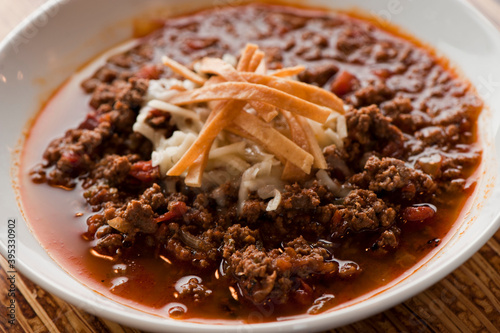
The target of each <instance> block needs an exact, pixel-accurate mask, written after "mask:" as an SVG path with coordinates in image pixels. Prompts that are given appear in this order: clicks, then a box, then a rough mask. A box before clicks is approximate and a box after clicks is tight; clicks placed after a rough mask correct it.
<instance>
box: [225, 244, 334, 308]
mask: <svg viewBox="0 0 500 333" xmlns="http://www.w3.org/2000/svg"><path fill="white" fill-rule="evenodd" d="M328 258H330V255H329V254H328V252H327V251H326V250H325V249H322V248H313V247H311V246H310V245H309V244H308V243H307V242H306V241H305V240H304V239H303V238H302V237H299V238H297V239H295V240H294V241H292V242H289V243H287V244H285V246H284V247H283V250H282V251H279V250H278V249H273V250H270V251H265V250H262V249H258V248H257V247H256V246H255V245H250V246H248V247H247V248H245V249H244V250H243V251H236V252H235V253H234V254H233V255H231V257H229V259H228V264H229V267H230V268H229V272H230V273H231V274H233V276H234V277H235V279H236V280H237V282H238V286H239V287H240V288H241V290H242V291H243V293H244V294H245V295H246V296H247V297H248V298H249V299H250V300H252V301H253V302H255V303H262V302H264V301H265V300H267V299H270V300H273V302H275V303H278V304H282V303H285V302H286V301H287V300H288V296H289V294H290V291H291V290H292V289H293V288H294V285H296V283H297V282H298V281H299V280H297V279H298V278H304V279H307V278H308V277H310V276H311V274H318V275H328V276H332V275H335V274H337V273H338V264H337V263H336V262H332V261H328ZM295 288H297V287H295Z"/></svg>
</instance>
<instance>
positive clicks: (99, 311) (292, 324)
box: [0, 0, 500, 332]
mask: <svg viewBox="0 0 500 333" xmlns="http://www.w3.org/2000/svg"><path fill="white" fill-rule="evenodd" d="M453 1H455V2H457V3H459V4H462V5H464V6H466V7H467V8H468V10H469V15H471V16H473V17H474V18H476V19H478V20H479V21H480V22H481V27H482V29H484V31H485V32H486V33H488V34H489V35H490V36H494V37H495V39H496V40H498V41H499V43H500V31H499V30H498V29H497V28H496V27H495V26H494V25H493V23H492V22H491V21H490V20H489V19H488V18H487V17H486V16H484V15H483V14H482V13H481V12H480V11H479V10H478V9H477V8H476V7H475V6H473V5H472V4H471V3H470V2H469V1H466V0H453ZM69 2H73V0H48V1H47V2H46V3H44V4H43V5H41V6H40V7H38V8H37V9H36V10H35V11H34V12H32V13H31V14H30V15H29V16H27V17H26V18H25V19H24V20H22V22H21V23H20V24H18V25H17V26H16V27H15V28H14V29H13V30H11V31H10V32H9V33H8V34H7V36H6V37H5V38H4V39H3V40H2V41H0V54H2V53H3V52H4V51H5V49H6V48H7V47H8V46H9V44H10V43H11V42H12V41H13V40H14V38H15V37H16V36H17V35H19V34H20V33H21V32H22V31H23V29H25V28H26V27H27V26H29V25H30V24H31V23H32V22H33V21H35V20H36V19H37V18H39V17H40V16H41V15H44V13H45V11H46V10H50V9H51V8H53V7H54V6H61V5H63V6H64V5H66V3H69ZM495 130H497V132H496V134H497V135H496V136H497V137H498V134H500V133H498V132H499V131H498V129H495ZM493 136H494V137H495V134H494V135H493ZM497 141H498V140H497ZM499 191H500V190H499ZM490 199H491V198H490ZM17 209H18V210H19V207H17ZM23 222H24V223H27V222H25V221H24V219H23ZM27 224H28V223H27ZM498 228H500V212H497V213H496V215H495V217H494V219H493V221H492V222H491V223H490V224H489V225H488V226H487V227H486V228H484V229H483V231H482V233H481V234H480V236H479V237H478V238H476V239H475V241H474V242H473V243H469V244H468V245H467V246H465V247H463V248H461V251H460V252H458V254H457V255H455V256H454V260H450V261H448V262H445V263H442V265H441V266H440V267H439V268H438V269H437V271H435V272H434V273H433V274H432V275H430V276H429V277H427V278H426V279H424V280H421V281H420V280H417V281H411V282H410V283H408V284H407V285H405V286H404V288H403V289H401V290H399V291H398V293H397V294H389V293H387V292H386V291H388V290H387V289H384V292H382V293H381V294H379V295H377V299H378V300H381V299H384V300H385V302H384V305H383V306H379V305H377V304H368V305H366V306H364V311H363V316H362V318H367V317H369V316H371V315H374V314H376V313H379V312H381V311H383V310H386V309H388V308H390V307H393V306H394V305H396V304H399V303H401V302H402V301H404V300H405V299H407V298H410V297H412V296H413V295H416V294H417V293H420V292H422V291H423V290H425V289H427V288H428V287H430V286H431V285H433V284H435V283H436V282H437V281H439V280H441V279H442V278H444V277H445V276H446V275H448V274H449V273H451V272H452V271H453V270H454V269H456V268H457V267H459V266H460V265H462V264H463V263H464V262H465V261H466V260H467V259H469V258H470V257H471V256H472V255H474V254H475V253H476V252H477V251H478V250H479V249H480V248H481V247H482V246H483V245H484V244H485V243H486V242H487V240H488V239H490V238H491V237H492V236H493V235H494V233H495V232H496V230H497V229H498ZM30 230H31V228H30ZM35 239H36V240H37V241H38V238H37V237H35ZM0 252H1V253H2V255H3V256H4V257H6V252H7V251H6V246H5V244H4V242H3V240H2V241H0ZM438 253H439V252H437V253H436V254H438ZM436 254H434V255H433V256H435V255H436ZM425 260H426V261H428V260H430V258H429V259H425ZM56 264H57V265H59V264H58V263H57V262H56ZM424 264H425V262H424V263H422V265H424ZM422 265H420V264H419V268H420V267H422ZM16 268H17V269H18V271H19V272H20V273H22V274H23V275H24V276H26V277H27V278H29V279H30V280H32V281H33V282H35V283H36V284H38V285H39V286H41V287H42V288H43V289H45V290H47V291H48V292H50V293H52V294H54V295H56V296H58V297H60V298H61V299H63V300H65V301H67V302H69V303H72V304H75V303H77V304H78V303H81V302H82V300H81V299H80V298H78V296H76V295H75V294H74V293H73V292H72V291H71V290H66V289H63V288H60V287H59V286H58V284H57V283H56V282H55V281H53V280H50V279H48V278H44V277H43V276H42V277H40V276H39V275H38V274H37V271H36V270H34V269H32V268H31V267H30V266H28V265H25V264H24V262H23V261H19V262H18V264H17V265H16ZM417 269H418V268H417ZM65 272H66V271H65ZM67 274H68V273H67ZM68 276H70V277H71V278H73V279H75V278H74V277H72V276H71V275H69V274H68ZM75 280H76V279H75ZM76 281H77V282H79V281H78V280H76ZM79 283H80V284H82V283H81V282H79ZM398 283H399V282H398ZM82 285H83V284H82ZM83 286H85V285H83ZM85 287H86V288H88V289H91V288H89V287H87V286H85ZM92 291H93V290H92ZM94 293H96V294H98V295H99V297H105V296H102V295H100V294H99V293H97V292H96V291H94ZM398 295H403V296H399V297H398ZM105 298H106V299H108V298H107V297H105ZM90 302H92V301H90ZM118 303H119V302H118ZM363 303H365V302H364V301H363ZM119 305H120V306H126V307H129V306H127V305H124V304H121V303H119ZM347 308H349V307H347ZM85 310H86V311H88V312H90V313H92V314H93V315H96V316H98V317H103V318H106V319H110V320H114V321H119V322H120V323H123V324H125V325H128V326H131V327H138V325H137V324H138V323H140V324H141V325H140V326H139V327H142V328H146V329H153V330H160V329H165V328H169V329H175V330H176V331H178V332H191V331H192V330H193V329H202V330H203V331H206V332H221V330H222V329H223V330H224V331H245V330H248V331H251V332H262V331H264V330H265V331H268V330H278V331H302V330H304V329H306V330H308V331H310V330H320V329H327V328H331V327H333V326H335V327H337V326H339V325H335V324H334V323H331V322H329V318H328V317H330V315H331V313H333V312H326V313H323V314H319V315H315V316H308V317H301V318H298V319H293V320H286V321H275V322H267V323H257V324H243V325H242V324H228V325H226V324H224V325H217V324H215V325H214V324H203V323H195V322H190V321H178V320H166V319H165V318H161V317H158V316H155V315H151V314H148V313H145V312H142V311H140V310H137V309H134V310H136V311H135V313H134V314H133V315H131V314H129V313H128V314H125V315H123V314H121V313H120V312H119V311H118V310H117V309H114V308H106V307H105V305H103V304H100V303H97V304H93V306H92V307H89V308H88V309H85ZM334 312H347V313H342V314H343V315H344V317H343V319H342V320H341V324H342V325H345V324H348V323H352V322H354V321H355V320H358V319H361V318H360V317H359V315H358V314H356V313H355V312H352V311H350V312H349V311H345V308H340V309H339V310H336V311H334ZM145 318H146V319H147V320H146V321H148V322H149V324H148V323H146V321H145V320H144V319H145ZM319 319H321V320H319ZM145 324H148V325H146V326H145ZM242 328H243V329H242Z"/></svg>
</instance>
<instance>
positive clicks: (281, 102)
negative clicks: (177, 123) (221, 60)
mask: <svg viewBox="0 0 500 333" xmlns="http://www.w3.org/2000/svg"><path fill="white" fill-rule="evenodd" d="M225 99H230V100H241V101H259V102H263V103H267V104H271V105H274V106H276V107H278V108H280V109H284V110H289V111H291V112H293V113H295V114H299V115H301V116H304V117H307V118H309V119H312V120H314V121H317V122H320V123H324V122H325V121H326V120H327V119H328V116H329V115H330V114H331V113H332V112H333V111H332V110H331V109H330V108H327V107H324V106H320V105H316V104H313V103H311V102H308V101H306V100H303V99H300V98H297V97H295V96H293V95H290V94H287V93H284V92H282V91H279V90H277V89H274V88H269V87H266V86H264V85H261V84H252V83H246V82H226V83H220V84H216V85H211V86H209V87H202V88H199V89H195V90H191V91H186V92H181V93H179V94H177V95H175V96H172V97H170V98H169V99H168V100H167V102H169V103H172V104H176V105H185V104H193V103H200V102H209V101H213V100H225Z"/></svg>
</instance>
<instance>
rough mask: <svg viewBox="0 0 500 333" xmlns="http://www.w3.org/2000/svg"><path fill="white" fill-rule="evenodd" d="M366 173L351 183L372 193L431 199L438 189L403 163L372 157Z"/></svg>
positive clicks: (387, 158)
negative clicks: (418, 196)
mask: <svg viewBox="0 0 500 333" xmlns="http://www.w3.org/2000/svg"><path fill="white" fill-rule="evenodd" d="M364 169H365V171H363V172H362V173H360V174H356V175H354V176H353V177H351V179H350V182H351V183H354V184H356V185H358V186H360V187H361V188H366V189H369V190H371V191H374V192H377V193H380V192H391V193H394V192H396V193H394V194H396V195H397V196H399V197H401V198H403V199H406V200H412V199H414V198H415V196H417V195H422V194H425V196H427V197H429V196H430V195H432V194H433V192H434V191H435V189H436V184H435V183H434V182H433V180H432V178H431V177H430V176H428V175H426V174H425V173H423V172H421V171H420V170H416V169H413V168H411V167H408V166H407V165H406V164H405V163H404V162H403V161H401V160H398V159H395V158H389V157H384V158H382V159H379V158H378V157H375V156H372V157H370V158H369V159H368V161H367V162H366V164H365V167H364Z"/></svg>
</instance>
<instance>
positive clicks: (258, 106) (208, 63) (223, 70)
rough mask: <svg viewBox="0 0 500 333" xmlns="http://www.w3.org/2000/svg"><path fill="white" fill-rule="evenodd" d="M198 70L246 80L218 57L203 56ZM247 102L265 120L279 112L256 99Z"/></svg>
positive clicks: (237, 79) (271, 118) (228, 78)
mask: <svg viewBox="0 0 500 333" xmlns="http://www.w3.org/2000/svg"><path fill="white" fill-rule="evenodd" d="M259 52H260V51H257V52H255V55H257V54H258V53H259ZM254 58H255V57H254ZM261 60H262V59H261ZM252 61H253V59H252ZM200 71H201V72H202V73H210V74H217V75H218V76H217V77H222V78H224V79H225V80H227V81H236V82H246V80H245V79H244V78H243V77H242V76H241V74H242V73H241V72H238V71H237V70H236V69H234V68H233V66H231V65H229V64H228V63H226V62H224V61H222V60H221V59H218V58H203V59H202V60H201V62H200ZM212 77H214V76H212ZM249 104H250V105H251V106H252V107H253V108H254V109H255V111H257V113H258V115H259V116H260V117H261V118H262V119H264V120H265V121H267V122H270V121H271V120H273V119H274V117H276V116H277V115H278V114H279V112H278V110H276V108H275V107H274V106H272V105H269V104H265V103H261V102H257V101H249Z"/></svg>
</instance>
